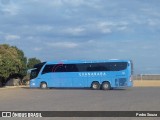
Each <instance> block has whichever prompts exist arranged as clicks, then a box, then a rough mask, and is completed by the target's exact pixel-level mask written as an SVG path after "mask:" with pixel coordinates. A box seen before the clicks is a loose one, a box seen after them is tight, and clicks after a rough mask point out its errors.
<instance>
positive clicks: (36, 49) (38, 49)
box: [33, 47, 43, 52]
mask: <svg viewBox="0 0 160 120" xmlns="http://www.w3.org/2000/svg"><path fill="white" fill-rule="evenodd" d="M42 49H43V48H40V47H35V48H34V49H33V50H34V51H36V52H39V51H41V50H42Z"/></svg>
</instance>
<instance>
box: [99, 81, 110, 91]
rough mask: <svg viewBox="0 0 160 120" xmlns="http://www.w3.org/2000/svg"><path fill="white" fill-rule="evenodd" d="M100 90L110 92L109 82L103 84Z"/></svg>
mask: <svg viewBox="0 0 160 120" xmlns="http://www.w3.org/2000/svg"><path fill="white" fill-rule="evenodd" d="M101 88H102V90H110V89H111V85H110V83H109V82H103V83H102V86H101Z"/></svg>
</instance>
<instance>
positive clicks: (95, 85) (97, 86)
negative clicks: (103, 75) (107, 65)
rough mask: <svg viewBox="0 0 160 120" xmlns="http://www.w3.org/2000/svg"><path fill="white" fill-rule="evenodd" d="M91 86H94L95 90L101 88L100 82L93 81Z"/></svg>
mask: <svg viewBox="0 0 160 120" xmlns="http://www.w3.org/2000/svg"><path fill="white" fill-rule="evenodd" d="M91 88H92V89H93V90H99V89H100V84H99V82H92V84H91Z"/></svg>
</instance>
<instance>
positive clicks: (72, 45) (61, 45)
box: [46, 42, 78, 49]
mask: <svg viewBox="0 0 160 120" xmlns="http://www.w3.org/2000/svg"><path fill="white" fill-rule="evenodd" d="M46 45H47V46H50V47H54V48H59V49H66V48H69V49H70V48H76V47H78V44H77V43H74V42H54V43H53V42H52V43H46Z"/></svg>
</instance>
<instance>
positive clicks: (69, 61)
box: [46, 59, 131, 64]
mask: <svg viewBox="0 0 160 120" xmlns="http://www.w3.org/2000/svg"><path fill="white" fill-rule="evenodd" d="M130 61H131V60H120V59H109V60H59V61H48V62H46V64H70V63H98V62H130Z"/></svg>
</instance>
